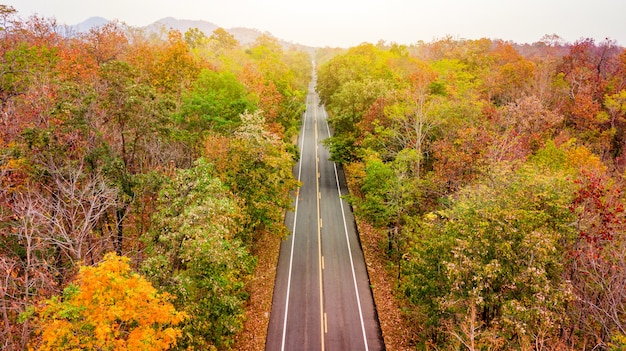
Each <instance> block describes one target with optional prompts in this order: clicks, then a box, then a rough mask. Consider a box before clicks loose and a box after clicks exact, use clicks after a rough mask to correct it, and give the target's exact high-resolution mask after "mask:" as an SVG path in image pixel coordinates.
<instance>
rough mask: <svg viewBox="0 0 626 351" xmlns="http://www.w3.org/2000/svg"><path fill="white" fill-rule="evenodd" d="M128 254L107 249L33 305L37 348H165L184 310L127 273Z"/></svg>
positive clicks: (176, 333)
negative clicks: (101, 258) (94, 262)
mask: <svg viewBox="0 0 626 351" xmlns="http://www.w3.org/2000/svg"><path fill="white" fill-rule="evenodd" d="M128 261H129V259H128V258H125V257H120V256H116V255H115V254H107V255H105V257H104V261H103V262H102V263H100V264H99V265H98V266H97V267H87V266H83V267H81V269H80V272H79V273H78V276H77V277H76V281H75V283H73V284H70V285H69V286H68V287H67V288H65V290H64V291H63V295H62V296H54V297H52V298H51V299H48V300H46V301H45V302H44V304H43V305H42V306H41V307H39V308H37V309H36V313H35V316H36V319H35V320H36V323H37V324H38V325H39V326H40V334H41V338H40V341H39V342H36V343H34V345H35V346H37V347H38V349H39V350H76V349H99V350H167V349H169V348H170V347H172V346H173V345H175V344H176V339H177V338H178V337H179V336H180V335H181V331H180V329H178V328H176V326H177V325H178V324H180V323H181V322H182V321H183V320H185V318H186V315H185V314H184V313H181V312H177V311H176V310H175V309H174V306H173V305H172V304H171V303H170V302H169V301H168V299H169V295H167V294H162V293H159V292H157V290H156V289H155V288H154V287H152V285H151V284H150V283H149V282H148V281H146V280H145V279H144V278H142V277H141V276H139V275H138V274H136V273H133V272H132V271H131V269H130V266H129V264H128Z"/></svg>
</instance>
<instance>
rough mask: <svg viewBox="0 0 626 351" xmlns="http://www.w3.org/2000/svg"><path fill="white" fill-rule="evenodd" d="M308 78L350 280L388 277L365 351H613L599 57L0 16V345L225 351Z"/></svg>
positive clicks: (616, 198) (610, 114)
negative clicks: (347, 226)
mask: <svg viewBox="0 0 626 351" xmlns="http://www.w3.org/2000/svg"><path fill="white" fill-rule="evenodd" d="M313 60H314V61H315V62H316V64H317V66H316V70H317V72H316V73H317V88H316V89H317V91H318V93H319V94H320V97H321V99H322V102H323V104H324V105H325V107H326V108H327V110H328V113H329V122H330V124H331V126H332V128H333V131H334V135H333V137H331V138H329V139H328V140H327V141H326V146H327V147H328V148H329V149H330V150H331V153H332V157H333V159H334V160H335V161H337V162H339V163H341V165H342V167H343V169H344V170H345V172H346V175H347V178H348V183H349V185H350V190H351V192H350V195H349V196H347V199H348V200H349V201H350V203H351V205H352V206H353V208H354V210H355V214H356V215H357V217H358V219H357V221H358V223H359V228H360V235H361V237H362V241H363V242H366V241H367V240H368V239H373V241H374V242H375V245H374V246H375V248H376V249H377V251H376V253H377V254H378V257H376V259H377V260H379V261H381V262H383V265H384V269H382V270H376V271H375V272H374V271H370V276H371V277H372V276H373V275H379V276H384V277H386V278H387V279H389V280H390V281H391V282H392V284H391V285H390V287H389V289H388V291H386V293H387V295H389V296H392V300H393V308H394V309H395V310H397V311H398V312H399V314H400V319H401V322H400V323H401V325H402V328H398V329H391V330H390V329H386V327H385V325H386V324H385V323H381V324H383V336H384V337H385V344H386V346H387V349H389V350H396V349H398V350H399V349H407V350H411V349H412V350H471V351H473V350H622V349H624V348H626V236H625V235H626V233H625V231H626V217H625V212H624V201H625V195H624V190H623V188H624V186H625V184H626V183H625V180H626V179H625V178H624V177H625V176H626V174H625V172H626V50H624V48H623V47H620V46H619V45H617V43H615V42H614V41H611V40H610V39H607V40H605V41H603V42H600V43H597V42H595V41H594V40H593V39H586V38H582V39H580V40H578V41H576V42H574V43H566V42H564V41H563V40H562V39H561V38H560V37H558V36H557V35H546V36H545V37H543V38H542V39H541V40H540V41H538V42H536V43H532V44H517V43H513V42H507V41H504V40H496V39H478V40H464V39H456V38H452V37H447V38H442V39H437V40H433V41H432V42H422V41H418V42H416V43H415V44H412V45H399V44H395V43H386V42H379V43H376V44H370V43H364V44H362V45H359V46H356V47H352V48H349V49H333V48H318V49H317V52H316V53H315V57H311V56H310V55H309V54H308V53H305V52H302V51H297V50H295V49H291V48H285V47H283V46H281V45H280V43H279V42H278V40H277V39H275V38H273V37H271V36H268V35H261V36H260V37H259V38H258V39H257V40H256V41H255V42H254V43H253V44H251V45H246V46H242V45H241V44H240V43H239V42H237V40H235V38H234V37H233V36H232V35H231V34H229V33H228V32H227V31H225V30H223V29H217V30H216V31H215V32H213V33H203V32H200V31H199V30H189V31H187V32H185V33H181V32H178V31H173V30H172V31H167V30H164V31H162V32H161V33H146V32H145V31H142V30H141V29H138V28H134V27H130V26H127V25H124V24H122V23H117V22H112V23H110V24H107V25H105V26H102V27H98V28H94V29H91V30H90V31H88V32H84V33H71V32H68V31H67V28H64V27H62V26H59V25H58V24H56V23H55V21H54V20H53V19H46V18H40V17H36V16H35V17H30V18H28V19H22V18H21V17H20V16H19V14H18V13H16V11H15V10H14V9H13V8H11V7H9V6H4V5H0V318H1V321H0V323H1V324H2V327H0V349H3V350H7V351H13V350H25V349H29V348H33V349H41V350H75V349H98V350H101V349H102V350H104V349H129V350H166V349H174V350H228V349H231V348H232V347H233V345H234V344H235V339H236V336H237V335H238V334H239V333H241V331H242V329H243V326H244V323H245V320H246V318H245V315H246V312H245V310H246V308H247V303H248V301H249V297H250V286H251V282H252V280H253V276H254V272H255V269H256V268H257V264H258V261H259V256H260V251H261V250H262V247H261V246H260V244H259V243H260V242H262V240H263V239H264V238H266V237H275V238H282V237H284V236H285V235H286V234H287V233H286V229H285V227H284V223H283V218H284V213H285V211H287V210H289V209H290V208H291V196H290V194H291V193H292V192H293V191H295V190H296V189H297V188H298V186H299V184H298V182H297V181H296V179H295V178H294V177H293V175H292V168H293V166H294V165H295V164H296V162H297V160H298V150H297V148H296V146H295V143H294V140H295V138H297V134H298V129H299V126H300V122H301V121H300V118H301V116H302V113H303V112H304V106H305V104H304V102H305V98H306V93H307V87H308V84H309V83H310V81H311V79H312V72H313V69H314V67H313V65H312V61H313ZM368 264H369V263H368ZM374 278H376V277H372V281H375V279H374ZM373 285H375V283H373ZM376 288H377V287H376V286H374V289H376ZM375 295H376V294H375ZM375 297H376V296H375ZM376 298H377V305H378V306H379V310H378V313H379V315H380V318H381V319H383V318H385V317H386V315H385V314H386V312H385V311H386V310H382V309H381V308H382V303H379V298H378V297H376ZM394 338H396V339H397V338H401V339H402V340H401V341H398V342H395V341H393V340H394Z"/></svg>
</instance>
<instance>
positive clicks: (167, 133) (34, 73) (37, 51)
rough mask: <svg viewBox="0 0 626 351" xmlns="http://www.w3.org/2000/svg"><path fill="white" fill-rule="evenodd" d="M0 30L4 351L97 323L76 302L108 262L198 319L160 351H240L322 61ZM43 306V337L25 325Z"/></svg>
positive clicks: (102, 31)
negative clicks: (264, 247) (247, 308)
mask: <svg viewBox="0 0 626 351" xmlns="http://www.w3.org/2000/svg"><path fill="white" fill-rule="evenodd" d="M0 27H1V28H0V275H1V276H0V323H2V327H1V328H0V348H1V349H3V350H23V349H26V347H27V346H28V345H29V344H30V345H33V347H43V348H45V347H48V346H46V345H59V344H57V343H56V342H60V340H61V338H64V337H65V336H67V335H66V334H63V335H65V336H63V335H61V334H59V333H61V332H62V330H58V331H57V332H58V333H57V334H54V333H55V331H54V330H53V328H54V326H55V325H59V323H60V324H63V325H77V324H76V323H87V324H89V323H91V322H88V321H87V320H84V319H81V318H82V317H81V318H79V315H77V314H75V313H74V312H76V311H74V312H72V313H70V314H68V313H66V311H67V310H69V309H73V308H74V307H76V306H78V307H76V309H78V310H80V313H83V314H86V315H87V314H89V313H91V312H93V313H96V312H94V311H92V310H93V308H96V306H95V305H94V304H95V303H94V304H92V303H87V304H84V305H78V304H77V303H78V302H77V301H76V299H77V298H79V297H80V298H81V299H82V296H83V295H77V294H85V291H84V288H83V287H87V286H92V285H91V284H99V283H98V281H96V280H93V281H92V279H100V278H96V276H94V275H85V274H82V275H79V276H78V277H77V276H76V275H77V274H78V271H79V265H84V266H85V267H90V266H95V265H97V264H98V263H100V262H102V261H103V259H104V257H105V254H106V253H107V252H111V251H113V252H116V253H117V255H118V256H122V255H123V256H126V257H128V258H129V259H130V261H124V262H129V264H130V268H132V269H133V270H135V271H136V272H139V273H141V274H143V276H144V278H145V279H146V280H147V281H142V282H141V284H142V285H141V286H142V288H141V289H142V290H145V289H148V287H147V286H145V285H146V284H147V285H150V284H151V286H152V287H154V288H156V289H157V290H158V291H160V292H161V293H166V294H167V295H159V296H171V297H173V299H171V300H170V302H168V303H171V304H172V305H173V306H174V307H175V308H176V310H177V311H179V312H180V313H181V315H182V314H185V315H186V316H187V318H185V319H184V320H180V321H178V322H177V323H178V328H179V329H180V331H181V333H178V332H176V333H170V332H168V335H169V336H168V337H169V338H170V339H167V342H163V343H161V344H162V346H168V347H169V346H171V345H173V344H174V343H173V340H172V338H173V337H175V336H178V335H180V337H179V338H178V340H177V343H176V346H175V347H176V348H179V349H198V350H200V349H202V350H206V349H213V348H217V349H228V347H229V345H231V344H232V341H233V336H234V335H235V334H236V333H237V332H238V331H240V329H241V326H242V321H243V318H244V316H243V307H242V306H243V304H244V302H245V301H246V299H247V293H246V283H247V282H248V281H249V279H250V276H251V273H252V272H253V271H254V268H255V257H254V256H253V254H252V252H254V248H255V244H256V238H258V237H259V235H260V234H261V233H271V234H272V235H276V236H281V235H283V234H284V232H285V229H284V228H283V221H282V214H283V213H284V211H285V210H286V209H288V208H289V207H290V206H291V203H290V201H289V200H288V199H289V192H290V191H292V190H294V189H295V188H296V187H297V186H298V184H297V181H296V180H295V179H294V178H293V175H292V173H291V169H292V166H293V165H294V163H295V160H296V158H297V153H296V152H294V150H295V149H294V147H293V146H292V139H293V137H294V136H295V135H296V133H297V130H298V126H299V123H300V116H301V114H302V112H303V109H304V98H305V96H306V89H307V84H308V82H309V81H310V79H311V71H312V67H311V59H310V58H309V57H308V56H307V55H306V54H305V53H302V52H297V51H294V50H290V49H284V48H283V47H282V46H281V45H280V44H279V43H278V41H277V40H276V39H274V38H272V37H269V36H266V35H262V36H260V37H259V38H258V39H257V41H256V42H254V43H253V44H251V45H249V46H247V47H242V46H241V45H240V44H239V43H238V42H237V41H236V40H235V39H234V37H233V36H232V35H230V34H229V33H228V32H226V31H225V30H223V29H218V30H216V31H215V32H214V33H202V32H200V31H198V30H190V31H189V32H188V33H184V34H182V33H179V32H177V31H169V32H167V31H166V32H162V33H146V32H143V31H141V30H139V29H137V28H132V27H127V26H125V25H122V24H119V23H110V24H107V25H105V26H102V27H98V28H94V29H92V30H90V31H89V32H86V33H70V32H67V30H66V28H64V27H60V26H57V25H56V24H55V23H54V21H52V20H48V19H44V18H39V17H31V18H28V19H25V20H24V19H21V18H19V17H18V14H17V13H15V11H14V10H13V9H12V8H11V7H8V6H4V5H2V6H0ZM105 262H106V261H105ZM105 262H103V263H102V264H101V265H100V266H99V267H102V268H103V269H104V268H105V267H108V266H107V265H106V263H105ZM125 269H126V268H125ZM84 271H85V272H88V269H87V268H85V270H84ZM81 272H83V271H81ZM120 274H122V273H120ZM123 275H124V277H126V278H128V277H132V279H135V277H136V275H135V273H131V272H129V271H124V272H123ZM126 278H124V279H126ZM76 279H78V283H76V281H77V280H76ZM116 279H117V278H116ZM120 279H121V278H120ZM142 279H143V278H142ZM148 282H149V283H148ZM134 284H135V283H132V284H130V283H128V284H127V285H126V288H127V291H126V293H127V294H128V296H129V297H130V296H135V295H133V294H135V293H139V292H133V291H132V289H133V286H134ZM144 288H145V289H144ZM90 289H91V288H90ZM116 289H118V288H116ZM64 291H65V292H64ZM146 291H147V290H146ZM55 296H61V297H55ZM137 296H139V295H137ZM86 298H87V296H85V299H86ZM46 299H48V300H47V301H48V302H47V303H44V304H43V305H41V304H42V303H43V301H44V300H46ZM85 302H87V300H85ZM144 302H145V301H143V302H142V303H144ZM81 303H82V302H81ZM128 304H132V302H131V301H129V302H128ZM40 305H41V306H48V307H41V308H43V310H41V311H42V312H41V315H42V316H43V317H42V318H40V319H38V320H37V324H36V326H37V327H36V328H34V325H35V324H33V321H32V320H30V319H29V318H26V317H28V316H29V315H28V314H24V312H25V311H27V310H29V308H30V306H40ZM72 306H74V307H72ZM135 307H138V308H139V307H141V305H140V304H136V305H135ZM116 308H117V307H116ZM120 308H122V307H120ZM90 311H91V312H90ZM128 312H131V310H129V311H128ZM137 313H142V312H140V311H138V312H137ZM20 315H22V316H23V318H20ZM31 315H32V314H31ZM102 317H105V316H102ZM112 318H114V317H112ZM115 318H117V317H115ZM128 323H130V325H133V326H134V325H135V324H136V323H135V322H128ZM155 323H161V322H158V321H156V322H155ZM87 324H84V325H83V326H81V328H83V329H85V328H87V329H89V328H92V327H91V326H93V323H92V324H89V326H87ZM153 324H154V323H153ZM172 324H174V323H173V321H172ZM156 325H157V324H154V325H153V326H156ZM126 327H128V326H126ZM97 329H98V328H97ZM36 330H44V331H45V332H44V334H43V335H42V334H41V333H35V331H36ZM125 333H126V332H125ZM128 333H130V334H128ZM128 333H126V334H124V335H122V336H123V337H128V336H129V335H131V334H132V332H131V331H128ZM55 335H56V336H55ZM133 335H134V334H133ZM92 336H93V335H92ZM77 337H78V336H77ZM94 337H95V338H96V339H97V340H98V341H97V342H98V343H100V342H101V340H100V339H101V337H107V338H108V336H107V335H99V334H98V335H95V336H94ZM116 337H117V336H116ZM55 338H57V339H58V340H54V339H55ZM133 338H134V336H133ZM68 340H69V339H68ZM85 340H86V339H85ZM102 340H105V339H102ZM106 340H113V339H106ZM120 340H121V339H120ZM154 340H157V339H154ZM163 340H165V339H163ZM72 342H73V341H72ZM77 342H78V341H77ZM80 342H81V343H82V342H83V341H80ZM85 342H86V341H85ZM90 342H91V341H90ZM94 342H96V341H94ZM129 342H130V341H129ZM166 344H167V345H166ZM68 345H69V344H68ZM72 345H73V346H71V347H78V346H76V345H78V344H76V345H74V344H72ZM81 345H83V344H81ZM94 345H95V344H94ZM49 347H51V348H54V347H56V346H49ZM68 347H69V346H68ZM81 347H82V346H81ZM100 347H102V348H103V349H107V347H113V345H112V344H109V345H108V346H107V345H104V346H103V345H101V344H98V346H97V348H100ZM94 348H96V346H94Z"/></svg>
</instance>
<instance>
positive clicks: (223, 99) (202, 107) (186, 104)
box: [181, 70, 256, 133]
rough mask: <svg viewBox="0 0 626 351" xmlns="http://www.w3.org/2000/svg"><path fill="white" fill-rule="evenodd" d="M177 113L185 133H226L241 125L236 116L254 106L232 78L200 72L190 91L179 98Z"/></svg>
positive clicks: (227, 73)
mask: <svg viewBox="0 0 626 351" xmlns="http://www.w3.org/2000/svg"><path fill="white" fill-rule="evenodd" d="M181 109H182V111H181V115H182V116H181V117H182V119H183V121H182V122H183V123H185V124H187V125H188V127H187V128H188V129H189V130H192V131H198V132H200V133H201V132H204V131H207V130H214V131H220V132H224V133H229V132H232V131H233V130H234V129H235V128H236V126H237V125H239V123H240V122H241V120H240V118H239V115H240V114H242V113H244V112H245V111H254V110H255V109H256V106H255V104H254V103H253V102H252V99H251V97H250V96H249V94H248V92H247V90H246V87H245V86H244V85H243V84H242V83H240V82H239V81H238V80H237V78H236V77H235V75H233V74H232V73H230V72H214V71H210V70H203V71H202V72H201V73H200V75H199V76H198V79H197V80H196V82H195V83H194V85H193V89H192V90H191V91H189V92H188V93H186V94H184V95H183V104H182V107H181Z"/></svg>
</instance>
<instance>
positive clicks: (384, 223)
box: [317, 35, 626, 351]
mask: <svg viewBox="0 0 626 351" xmlns="http://www.w3.org/2000/svg"><path fill="white" fill-rule="evenodd" d="M317 89H318V91H319V94H320V97H321V99H322V101H323V103H324V104H325V106H326V108H327V109H328V111H329V115H330V119H329V122H330V123H331V125H332V127H333V128H334V135H333V137H332V138H330V139H328V140H327V142H326V144H327V146H328V147H329V148H330V150H331V153H332V157H333V158H334V160H335V161H337V162H341V163H342V164H343V165H344V167H345V169H346V173H347V174H348V181H349V183H350V184H351V195H350V196H349V200H350V202H351V204H352V205H353V207H354V210H355V213H356V215H357V216H358V217H359V219H360V222H361V223H360V232H361V233H360V235H361V238H362V240H365V239H366V237H365V236H366V235H371V236H375V237H376V240H375V241H376V245H375V246H377V247H378V252H379V256H384V266H385V270H386V274H388V275H389V276H390V277H392V278H391V279H392V284H391V288H390V290H392V291H393V294H394V295H395V297H396V300H397V304H396V308H397V309H400V310H401V311H402V314H401V317H402V319H403V320H404V325H403V327H402V328H390V329H389V330H388V331H385V326H384V324H385V323H382V322H381V324H383V334H384V335H385V334H386V335H385V343H386V346H387V347H388V348H390V349H392V348H391V347H390V345H391V343H390V342H389V340H388V338H393V335H394V334H400V335H401V336H400V338H406V339H405V340H401V341H399V342H398V343H397V344H396V345H401V346H402V349H417V350H472V351H473V350H623V349H624V348H625V347H626V334H625V332H626V330H625V328H626V286H625V284H626V276H625V274H626V236H625V229H626V218H625V214H624V200H625V197H624V180H625V179H624V176H625V173H624V172H625V166H626V162H625V161H626V149H625V146H626V134H625V131H626V129H625V128H626V51H625V50H624V48H622V47H619V46H618V45H617V44H616V43H615V42H613V41H611V40H608V39H607V40H606V41H603V42H601V43H596V42H595V41H594V40H592V39H581V40H579V41H576V42H575V43H573V44H570V43H565V42H563V40H562V39H561V38H560V37H558V36H557V35H546V36H544V37H543V38H542V39H541V41H539V42H537V43H534V44H525V45H520V44H516V43H512V42H506V41H502V40H490V39H480V40H461V39H454V38H451V37H449V38H443V39H440V40H436V41H433V42H431V43H424V42H418V43H417V44H415V45H410V46H402V45H398V44H393V43H392V44H388V43H385V42H380V43H378V44H368V43H365V44H362V45H359V46H357V47H353V48H350V49H348V50H346V51H344V52H341V53H338V54H337V55H335V56H334V57H332V58H330V59H329V60H328V61H326V62H325V63H323V64H322V65H321V66H320V67H319V69H318V82H317ZM377 272H378V270H377ZM370 274H371V273H370ZM373 284H375V283H373ZM374 288H375V287H374ZM383 294H384V293H383ZM375 295H376V292H375ZM382 300H384V299H382ZM380 301H381V299H380V298H378V299H377V305H378V308H379V310H378V312H379V315H380V316H381V317H380V318H381V321H382V319H384V318H385V316H384V315H385V312H381V304H380V303H379V302H380ZM398 349H400V347H398Z"/></svg>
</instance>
